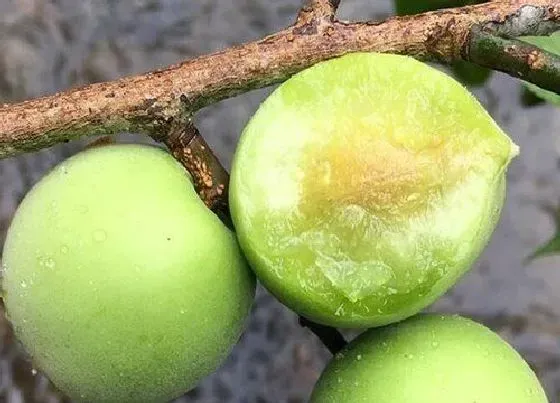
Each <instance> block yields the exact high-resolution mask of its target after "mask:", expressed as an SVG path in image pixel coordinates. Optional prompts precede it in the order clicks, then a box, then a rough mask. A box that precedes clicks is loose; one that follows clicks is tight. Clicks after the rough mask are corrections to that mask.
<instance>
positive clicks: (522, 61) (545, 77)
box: [467, 31, 560, 92]
mask: <svg viewBox="0 0 560 403" xmlns="http://www.w3.org/2000/svg"><path fill="white" fill-rule="evenodd" d="M467 57H468V58H469V60H470V61H471V62H473V63H476V64H478V65H480V66H484V67H491V68H493V69H494V70H499V71H502V72H505V73H507V74H509V75H511V76H513V77H517V78H520V79H523V80H525V81H529V82H531V83H533V84H536V85H538V86H539V87H541V88H544V89H545V90H550V91H556V92H559V91H560V57H558V56H557V55H554V54H552V53H549V52H546V51H545V50H542V49H539V48H538V47H536V46H533V45H530V44H528V43H524V42H521V41H517V40H512V39H505V38H501V37H499V36H496V35H493V34H489V33H486V32H481V31H478V32H476V33H474V34H473V35H472V39H471V41H470V46H469V49H468V56H467Z"/></svg>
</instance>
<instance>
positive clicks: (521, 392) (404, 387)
mask: <svg viewBox="0 0 560 403" xmlns="http://www.w3.org/2000/svg"><path fill="white" fill-rule="evenodd" d="M340 402H344V403H370V402H375V403H397V402H398V403H400V402H402V403H404V402H406V403H436V402H437V403H440V402H442V403H443V402H450V403H451V402H453V403H474V402H476V403H547V398H546V395H545V392H544V390H543V389H542V387H541V385H540V384H539V381H538V379H537V377H536V376H535V374H534V373H533V371H532V370H531V368H530V367H529V366H528V365H527V363H526V362H525V361H524V360H523V358H521V357H520V355H519V354H518V353H517V351H515V350H514V349H513V348H512V347H511V346H510V345H509V344H507V343H506V342H505V341H504V340H502V339H501V338H500V337H499V336H498V335H497V334H496V333H494V332H492V331H491V330H490V329H488V328H486V327H484V326H482V325H480V324H478V323H476V322H473V321H471V320H470V319H466V318H463V317H460V316H456V315H454V316H446V315H418V316H415V317H413V318H410V319H408V320H406V321H404V322H401V323H398V324H395V325H390V326H387V327H385V328H379V329H370V330H368V331H367V332H365V333H363V334H362V335H360V336H358V338H357V339H355V340H354V341H352V342H351V343H350V344H349V345H348V346H347V347H346V348H345V349H344V350H342V351H341V352H340V353H338V354H336V355H335V357H334V358H333V359H332V361H331V362H330V364H329V365H328V366H327V368H326V369H325V371H324V372H323V374H322V375H321V377H320V378H319V381H318V382H317V385H316V386H315V389H314V391H313V394H312V396H311V400H310V403H340Z"/></svg>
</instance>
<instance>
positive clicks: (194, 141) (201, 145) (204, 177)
mask: <svg viewBox="0 0 560 403" xmlns="http://www.w3.org/2000/svg"><path fill="white" fill-rule="evenodd" d="M164 142H165V145H167V147H168V148H169V150H170V151H171V153H172V154H173V156H174V157H175V159H177V160H178V161H179V162H180V163H181V164H183V166H184V167H185V168H186V169H187V171H188V172H189V173H190V174H191V176H192V178H193V182H194V187H195V190H196V191H197V193H198V194H199V196H200V198H201V199H202V201H203V202H204V204H206V206H208V208H210V209H211V210H212V211H213V212H214V213H216V214H217V215H218V216H219V217H220V218H221V219H222V221H224V223H225V224H226V225H228V226H229V227H231V219H230V218H229V211H228V205H227V201H228V185H229V174H228V172H227V171H226V169H225V168H224V167H223V166H222V164H221V163H220V161H219V160H218V158H217V157H216V156H215V155H214V153H213V152H212V150H211V149H210V147H209V146H208V144H207V143H206V141H205V140H204V138H203V137H202V135H201V134H200V132H199V131H198V129H197V128H196V127H194V125H193V124H192V122H191V121H190V120H187V121H186V122H181V123H180V124H179V125H177V126H175V127H173V128H172V129H171V130H170V133H169V135H168V136H167V137H165V139H164Z"/></svg>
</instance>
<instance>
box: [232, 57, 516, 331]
mask: <svg viewBox="0 0 560 403" xmlns="http://www.w3.org/2000/svg"><path fill="white" fill-rule="evenodd" d="M517 152H518V148H517V146H515V145H514V144H513V143H512V142H511V140H510V139H509V138H508V137H507V136H506V135H505V134H504V133H503V132H502V130H500V128H499V127H498V126H497V125H496V123H495V122H494V121H493V120H492V118H491V117H490V116H489V115H488V113H487V112H486V111H485V110H484V109H483V108H482V106H481V105H480V104H479V103H478V102H477V101H476V100H475V98H474V97H473V96H472V95H471V94H470V93H469V92H468V91H467V90H465V89H464V88H463V87H462V86H461V85H460V84H459V83H458V82H456V81H455V80H453V79H451V78H450V77H448V76H447V75H445V74H444V73H442V72H439V71H437V70H435V69H433V68H431V67H429V66H427V65H425V64H423V63H420V62H418V61H416V60H414V59H412V58H409V57H406V56H398V55H388V54H375V53H353V54H349V55H346V56H344V57H341V58H338V59H334V60H330V61H327V62H323V63H319V64H317V65H315V66H313V67H311V68H310V69H307V70H305V71H303V72H301V73H299V74H296V75H295V76H294V77H292V78H291V79H290V80H288V81H286V82H285V83H284V84H282V85H281V86H280V87H279V88H278V89H277V90H276V91H275V92H274V93H273V94H272V95H271V96H270V97H269V98H268V99H267V100H266V101H265V102H264V103H263V104H262V105H261V106H260V108H259V110H258V111H257V112H256V114H255V115H254V116H253V118H252V119H251V121H250V122H249V124H248V125H247V126H246V128H245V130H244V132H243V134H242V136H241V140H240V142H239V144H238V147H237V150H236V152H235V156H234V162H233V167H232V173H231V184H230V209H231V213H232V218H233V222H234V226H235V228H236V232H237V235H238V239H239V241H240V244H241V247H242V249H243V250H244V252H245V256H246V257H247V259H248V260H249V263H250V264H251V266H252V268H253V270H254V271H255V272H256V274H257V277H258V278H259V279H260V281H261V282H262V283H263V284H264V285H265V287H266V288H268V289H269V290H270V291H271V292H272V293H273V294H274V295H275V296H276V297H277V298H279V299H280V301H281V302H282V303H284V304H285V305H287V306H288V307H290V308H291V309H293V310H294V311H296V312H298V313H299V314H301V315H303V316H306V317H308V318H310V319H312V320H314V321H316V322H319V323H323V324H326V325H331V326H339V327H372V326H379V325H384V324H388V323H392V322H395V321H398V320H401V319H403V318H405V317H408V316H411V315H413V314H415V313H417V312H418V311H419V310H421V309H422V308H424V307H425V306H427V305H428V304H430V303H431V302H433V301H434V300H435V299H437V298H438V297H439V296H440V295H441V294H443V293H444V292H445V291H446V290H447V289H448V288H449V287H451V286H452V285H453V284H454V283H455V282H456V281H457V279H458V278H459V277H460V276H461V275H462V274H463V273H464V272H465V271H466V270H467V269H468V268H469V267H470V266H471V264H472V263H473V261H474V260H475V259H476V258H477V257H478V255H479V253H480V252H481V250H482V249H483V247H484V246H485V244H486V243H487V241H488V239H489V237H490V235H491V233H492V231H493V230H494V227H495V224H496V222H497V220H498V217H499V212H500V208H501V206H502V204H503V198H504V188H505V175H504V174H505V171H506V168H507V165H508V163H509V162H510V160H511V158H512V157H513V156H514V155H516V154H517Z"/></svg>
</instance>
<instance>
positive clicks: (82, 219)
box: [2, 145, 255, 403]
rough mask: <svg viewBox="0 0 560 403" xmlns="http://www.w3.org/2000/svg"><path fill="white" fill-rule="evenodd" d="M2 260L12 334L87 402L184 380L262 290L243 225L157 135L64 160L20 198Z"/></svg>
mask: <svg viewBox="0 0 560 403" xmlns="http://www.w3.org/2000/svg"><path fill="white" fill-rule="evenodd" d="M3 263H4V278H3V284H2V286H3V298H4V302H5V304H6V308H7V313H8V315H9V319H10V321H11V322H12V324H13V325H14V328H15V334H16V336H17V337H18V339H19V340H20V341H21V342H22V343H23V345H24V347H25V348H26V350H27V351H28V352H29V354H30V355H31V358H32V359H33V361H34V364H35V365H36V366H37V367H38V368H39V369H41V370H42V371H43V372H45V373H46V374H47V375H48V377H49V378H50V379H51V380H52V381H53V382H54V383H55V384H56V385H57V386H58V387H59V388H60V389H61V390H62V391H63V392H65V393H67V394H68V395H69V396H70V397H72V398H73V399H74V400H75V401H82V402H119V403H126V402H165V401H168V400H170V399H172V398H174V397H177V396H179V395H181V394H183V393H184V392H186V391H187V390H188V389H190V388H192V387H194V386H195V385H196V383H197V382H198V381H199V380H200V379H201V378H203V377H204V376H206V375H208V374H209V373H211V372H213V371H214V370H215V369H216V368H217V367H218V366H219V365H220V363H221V362H222V361H223V359H224V358H225V357H226V355H227V354H228V352H229V351H230V349H231V347H232V345H233V344H234V343H235V342H236V341H237V339H238V338H239V335H240V333H241V331H242V328H243V324H244V320H245V318H246V316H247V314H248V312H249V308H250V305H251V303H252V300H253V296H254V292H255V280H254V276H253V274H252V273H251V272H250V271H249V269H248V267H247V265H246V263H245V260H244V258H243V256H242V254H241V252H240V250H239V247H238V245H237V241H236V238H235V236H234V235H233V234H232V233H231V232H230V231H229V230H228V229H227V228H226V227H225V226H224V225H223V224H222V222H220V220H219V219H218V218H217V217H216V216H215V215H214V214H213V213H212V212H211V211H210V210H209V209H207V208H206V206H205V205H204V204H203V202H202V201H201V200H200V198H199V197H198V195H197V194H196V192H195V191H194V187H193V184H192V182H191V180H190V177H189V175H188V174H187V172H186V171H185V170H184V168H183V167H182V166H181V165H179V163H177V162H176V161H175V160H174V159H173V157H171V156H170V155H169V154H168V153H166V152H164V151H162V150H159V149H156V148H153V147H148V146H138V145H109V146H100V147H95V148H91V149H89V150H87V151H85V152H82V153H80V154H78V155H76V156H74V157H72V158H70V159H68V160H67V161H65V162H63V163H61V164H60V165H58V166H57V167H56V168H55V169H54V170H53V171H52V172H50V173H49V174H48V175H47V176H45V177H44V178H43V179H42V180H41V181H40V182H39V183H38V184H37V185H35V186H34V187H33V189H32V190H31V191H30V192H29V193H28V194H27V196H26V197H25V199H24V200H23V202H22V203H21V205H20V206H19V208H18V210H17V212H16V215H15V217H14V219H13V222H12V223H11V226H10V228H9V230H8V234H7V239H6V244H5V248H4V254H3Z"/></svg>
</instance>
